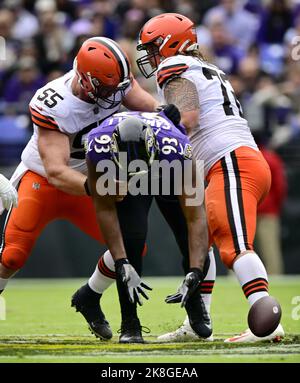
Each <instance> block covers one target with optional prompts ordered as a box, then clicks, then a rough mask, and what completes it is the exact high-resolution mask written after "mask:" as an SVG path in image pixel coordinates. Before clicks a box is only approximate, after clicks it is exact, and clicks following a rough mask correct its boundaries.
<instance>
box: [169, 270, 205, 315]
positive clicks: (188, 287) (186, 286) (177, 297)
mask: <svg viewBox="0 0 300 383" xmlns="http://www.w3.org/2000/svg"><path fill="white" fill-rule="evenodd" d="M202 281H203V273H202V271H201V270H200V269H197V268H191V269H190V272H189V273H188V274H187V275H186V276H185V278H184V280H183V282H182V283H181V285H180V286H179V288H178V290H177V293H175V294H171V295H168V296H167V297H166V299H165V302H166V303H181V307H184V306H185V305H186V303H187V301H188V300H189V299H190V298H191V297H192V296H193V294H194V293H195V292H196V291H197V289H198V288H199V284H200V283H201V282H202Z"/></svg>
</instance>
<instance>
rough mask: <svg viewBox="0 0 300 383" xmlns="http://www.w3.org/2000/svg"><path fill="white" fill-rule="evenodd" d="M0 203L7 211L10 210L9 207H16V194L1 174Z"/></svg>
mask: <svg viewBox="0 0 300 383" xmlns="http://www.w3.org/2000/svg"><path fill="white" fill-rule="evenodd" d="M0 201H2V205H3V207H4V209H7V210H9V209H10V207H11V205H12V206H14V207H17V205H18V192H17V191H16V189H15V188H14V187H13V185H12V184H11V182H10V181H9V180H8V179H7V178H5V177H4V175H2V174H0Z"/></svg>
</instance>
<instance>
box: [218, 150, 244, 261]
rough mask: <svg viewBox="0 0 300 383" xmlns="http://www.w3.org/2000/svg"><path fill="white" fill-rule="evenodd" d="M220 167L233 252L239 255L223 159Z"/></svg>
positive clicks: (228, 183) (228, 184)
mask: <svg viewBox="0 0 300 383" xmlns="http://www.w3.org/2000/svg"><path fill="white" fill-rule="evenodd" d="M221 166H222V169H223V175H224V190H225V201H226V210H227V216H228V221H229V226H230V231H231V235H232V239H233V244H234V249H235V252H236V254H240V252H241V249H240V246H239V242H238V237H237V231H236V227H235V223H234V215H233V208H232V204H231V196H230V181H229V175H228V169H227V164H226V160H225V157H223V158H222V159H221Z"/></svg>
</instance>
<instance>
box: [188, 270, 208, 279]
mask: <svg viewBox="0 0 300 383" xmlns="http://www.w3.org/2000/svg"><path fill="white" fill-rule="evenodd" d="M189 273H195V274H197V276H198V278H199V280H200V281H201V282H202V281H203V279H204V275H203V271H201V270H200V269H198V267H191V268H190V269H189Z"/></svg>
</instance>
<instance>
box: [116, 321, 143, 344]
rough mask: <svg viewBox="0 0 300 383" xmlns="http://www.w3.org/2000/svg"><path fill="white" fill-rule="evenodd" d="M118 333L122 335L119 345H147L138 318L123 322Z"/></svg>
mask: <svg viewBox="0 0 300 383" xmlns="http://www.w3.org/2000/svg"><path fill="white" fill-rule="evenodd" d="M148 330H149V329H148ZM118 332H120V333H121V335H120V337H119V343H145V341H144V339H143V336H142V326H141V324H140V321H139V319H138V318H133V319H128V320H123V321H122V324H121V330H119V331H118ZM147 332H150V330H149V331H147Z"/></svg>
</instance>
